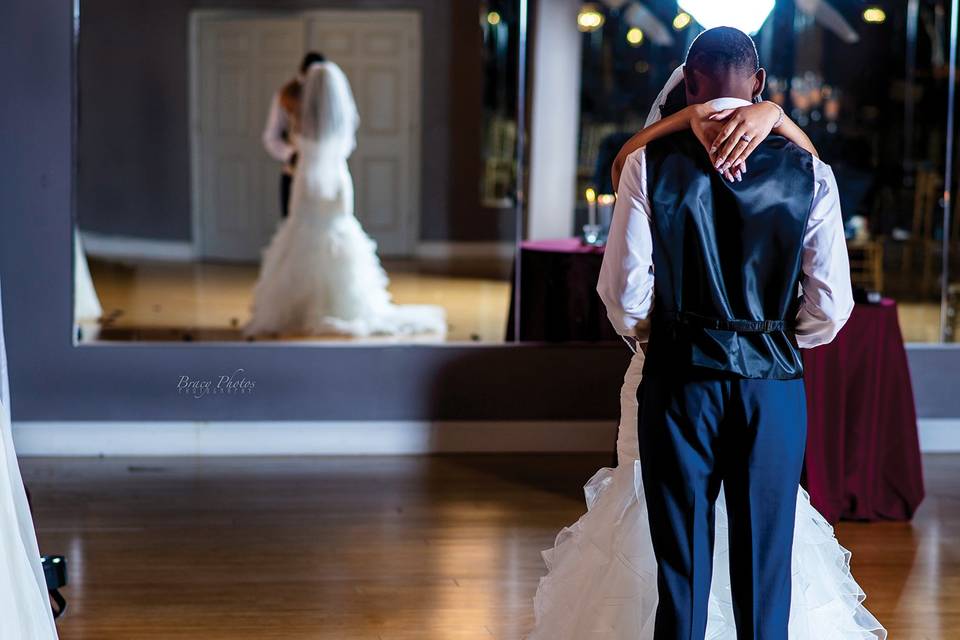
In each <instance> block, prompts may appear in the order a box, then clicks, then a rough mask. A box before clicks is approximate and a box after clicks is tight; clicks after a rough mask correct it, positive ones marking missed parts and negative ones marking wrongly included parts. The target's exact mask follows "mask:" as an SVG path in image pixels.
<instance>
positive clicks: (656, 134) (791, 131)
mask: <svg viewBox="0 0 960 640" xmlns="http://www.w3.org/2000/svg"><path fill="white" fill-rule="evenodd" d="M781 113H782V111H781V110H780V108H779V107H778V106H776V105H775V104H773V103H770V102H766V101H765V102H761V103H758V104H752V105H749V106H744V107H738V108H736V109H725V110H723V111H714V110H713V109H712V108H711V107H710V106H709V105H708V104H695V105H690V106H688V107H685V108H684V109H681V110H680V111H678V112H677V113H674V114H673V115H670V116H668V117H666V118H664V119H662V120H660V121H658V122H656V123H654V124H652V125H650V126H649V127H647V128H645V129H644V130H643V131H641V132H639V133H638V134H636V135H635V136H633V137H632V138H630V140H628V141H627V143H626V144H625V145H623V148H622V149H621V150H620V153H619V154H617V157H616V159H615V160H614V161H613V168H612V177H613V188H614V191H616V190H617V187H618V186H619V184H620V172H621V171H622V169H623V164H624V163H625V162H626V160H627V156H629V155H630V154H631V153H633V152H634V151H636V150H637V149H639V148H640V147H643V146H645V145H647V144H649V143H650V142H652V141H653V140H656V139H657V138H662V137H663V136H666V135H670V134H671V133H676V132H678V131H683V130H684V129H688V128H689V129H693V132H694V134H695V135H696V136H697V138H698V139H699V140H700V142H701V144H703V145H704V148H706V149H707V151H708V152H709V153H710V157H711V159H712V160H713V162H714V164H716V165H717V167H718V169H719V170H720V171H721V172H722V173H723V174H724V176H725V177H726V178H727V179H728V180H734V179H739V177H740V176H741V175H742V174H743V173H745V172H746V165H745V162H746V159H747V158H748V157H749V156H750V154H751V153H753V150H754V149H756V148H757V146H758V145H759V144H760V143H761V142H763V140H764V139H766V137H767V136H769V135H770V133H771V132H773V131H774V125H776V124H777V122H778V120H780V116H781ZM721 123H722V124H721ZM717 125H720V126H721V129H720V130H719V132H718V133H716V135H715V136H714V135H712V134H713V133H715V132H716V129H715V127H716V126H717ZM775 132H776V133H777V134H778V135H781V136H783V137H785V138H786V139H787V140H789V141H790V142H793V143H794V144H796V145H797V146H799V147H801V148H803V149H805V150H806V151H807V152H809V153H811V154H812V155H814V156H817V155H818V154H817V149H816V147H814V146H813V143H812V142H811V141H810V138H808V137H807V134H805V133H804V132H803V130H802V129H801V128H800V127H798V126H797V125H796V124H795V123H794V122H793V121H792V120H791V119H790V118H788V117H787V116H786V115H784V116H783V121H782V122H781V123H780V124H779V125H778V126H777V127H776V131H775ZM744 135H747V136H748V137H750V140H749V142H748V141H745V140H743V136H744ZM708 140H709V141H710V142H708ZM724 165H726V166H724Z"/></svg>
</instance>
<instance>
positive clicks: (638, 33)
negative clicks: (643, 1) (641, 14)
mask: <svg viewBox="0 0 960 640" xmlns="http://www.w3.org/2000/svg"><path fill="white" fill-rule="evenodd" d="M627 42H629V43H630V45H631V46H634V47H639V46H640V45H641V44H643V29H641V28H640V27H631V28H630V29H629V30H628V31H627Z"/></svg>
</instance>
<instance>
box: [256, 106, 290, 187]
mask: <svg viewBox="0 0 960 640" xmlns="http://www.w3.org/2000/svg"><path fill="white" fill-rule="evenodd" d="M293 133H294V131H293V125H292V123H291V122H290V117H289V116H288V115H287V112H286V111H285V110H284V108H283V107H282V106H280V93H279V92H277V93H275V94H274V95H273V99H272V100H271V101H270V113H269V114H268V115H267V124H266V126H265V127H264V129H263V136H261V140H262V141H263V148H264V149H266V150H267V153H269V154H270V155H271V156H272V157H273V158H274V159H275V160H278V161H280V162H282V163H284V168H285V170H286V168H287V167H289V165H290V159H291V158H292V157H293V154H294V153H296V151H297V148H296V147H294V146H293V144H291V143H290V140H292V139H293ZM291 172H292V171H291Z"/></svg>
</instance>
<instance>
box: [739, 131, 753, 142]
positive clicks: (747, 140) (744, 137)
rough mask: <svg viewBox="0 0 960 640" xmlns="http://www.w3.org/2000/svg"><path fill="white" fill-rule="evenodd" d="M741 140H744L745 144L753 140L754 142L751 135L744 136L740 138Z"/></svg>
mask: <svg viewBox="0 0 960 640" xmlns="http://www.w3.org/2000/svg"><path fill="white" fill-rule="evenodd" d="M740 139H741V140H743V141H744V142H750V141H751V140H753V136H752V135H750V134H749V133H745V134H743V135H742V136H740Z"/></svg>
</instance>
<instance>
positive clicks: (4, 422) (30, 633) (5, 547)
mask: <svg viewBox="0 0 960 640" xmlns="http://www.w3.org/2000/svg"><path fill="white" fill-rule="evenodd" d="M0 319H2V310H0ZM56 637H57V628H56V627H55V626H54V623H53V614H52V613H51V610H50V599H49V597H48V596H47V585H46V580H45V579H44V577H43V569H42V567H41V566H40V552H39V551H38V549H37V536H36V534H35V533H34V530H33V519H32V518H31V516H30V507H29V505H28V504H27V496H26V493H25V492H24V489H23V481H22V480H21V478H20V467H19V466H18V464H17V455H16V452H15V451H14V449H13V436H12V434H11V429H10V388H9V385H8V384H7V360H6V353H5V351H4V345H3V328H2V326H0V640H55V639H56Z"/></svg>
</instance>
